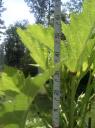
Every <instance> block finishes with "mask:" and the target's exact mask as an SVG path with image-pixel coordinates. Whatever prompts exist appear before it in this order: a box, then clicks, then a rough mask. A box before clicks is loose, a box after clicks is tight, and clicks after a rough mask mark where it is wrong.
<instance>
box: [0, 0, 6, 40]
mask: <svg viewBox="0 0 95 128" xmlns="http://www.w3.org/2000/svg"><path fill="white" fill-rule="evenodd" d="M4 11H5V8H4V7H3V2H2V0H0V40H1V35H2V34H3V32H2V29H5V26H4V21H3V20H2V12H4Z"/></svg>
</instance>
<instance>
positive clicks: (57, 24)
mask: <svg viewBox="0 0 95 128" xmlns="http://www.w3.org/2000/svg"><path fill="white" fill-rule="evenodd" d="M54 3H55V4H54V5H55V12H54V29H55V34H54V64H57V63H59V62H60V40H61V39H60V35H61V0H54ZM59 105H60V70H59V69H58V70H57V71H56V72H55V74H54V77H53V128H59V127H60V123H59V117H60V112H59Z"/></svg>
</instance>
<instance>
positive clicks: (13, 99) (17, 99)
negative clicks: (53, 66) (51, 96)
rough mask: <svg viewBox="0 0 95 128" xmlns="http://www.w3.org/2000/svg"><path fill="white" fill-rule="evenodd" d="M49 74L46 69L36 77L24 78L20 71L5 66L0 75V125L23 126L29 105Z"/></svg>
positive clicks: (18, 127)
mask: <svg viewBox="0 0 95 128" xmlns="http://www.w3.org/2000/svg"><path fill="white" fill-rule="evenodd" d="M49 76H50V72H49V71H46V72H44V73H42V74H40V75H37V76H36V77H33V78H31V77H30V76H29V77H28V78H26V79H25V77H24V75H23V73H22V72H21V71H18V70H16V69H14V68H9V67H5V71H4V72H3V73H1V77H0V94H2V95H1V99H2V100H0V101H1V102H0V126H2V128H6V127H12V128H14V126H15V127H16V128H24V125H25V121H26V117H27V113H28V110H29V108H30V105H31V103H32V101H33V99H34V97H35V96H36V95H37V93H38V90H39V89H40V88H41V87H42V86H43V84H44V83H45V82H46V80H47V79H49ZM1 92H2V93H1ZM12 124H13V125H12Z"/></svg>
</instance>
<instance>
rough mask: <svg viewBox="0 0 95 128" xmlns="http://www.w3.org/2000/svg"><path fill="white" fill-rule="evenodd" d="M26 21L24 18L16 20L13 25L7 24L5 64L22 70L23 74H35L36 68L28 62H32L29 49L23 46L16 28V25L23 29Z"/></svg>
mask: <svg viewBox="0 0 95 128" xmlns="http://www.w3.org/2000/svg"><path fill="white" fill-rule="evenodd" d="M27 24H28V22H27V21H26V20H24V21H22V22H17V23H16V24H15V25H11V26H9V28H8V29H7V30H6V33H5V35H6V38H5V39H4V44H5V48H4V49H5V64H6V65H8V66H12V67H16V68H18V69H20V70H22V71H23V72H24V74H25V76H27V75H29V74H31V75H35V74H36V73H37V69H36V68H34V67H33V66H31V65H30V64H31V63H32V64H33V63H34V61H33V59H31V58H30V56H29V51H28V50H27V49H26V48H25V47H24V45H23V44H22V41H21V40H20V38H19V36H18V34H17V32H16V30H17V28H18V27H20V28H22V29H25V28H26V25H27Z"/></svg>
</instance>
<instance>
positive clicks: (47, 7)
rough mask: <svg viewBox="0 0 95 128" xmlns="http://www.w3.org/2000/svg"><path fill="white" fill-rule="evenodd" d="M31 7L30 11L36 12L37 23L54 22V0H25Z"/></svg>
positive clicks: (47, 23) (48, 23)
mask: <svg viewBox="0 0 95 128" xmlns="http://www.w3.org/2000/svg"><path fill="white" fill-rule="evenodd" d="M25 2H27V4H28V6H29V7H30V12H32V13H34V17H35V18H36V23H41V24H45V25H50V24H51V22H52V15H53V14H54V11H53V7H54V4H53V0H25Z"/></svg>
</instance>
